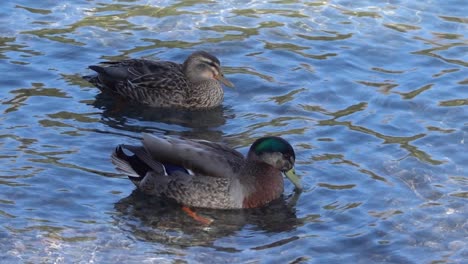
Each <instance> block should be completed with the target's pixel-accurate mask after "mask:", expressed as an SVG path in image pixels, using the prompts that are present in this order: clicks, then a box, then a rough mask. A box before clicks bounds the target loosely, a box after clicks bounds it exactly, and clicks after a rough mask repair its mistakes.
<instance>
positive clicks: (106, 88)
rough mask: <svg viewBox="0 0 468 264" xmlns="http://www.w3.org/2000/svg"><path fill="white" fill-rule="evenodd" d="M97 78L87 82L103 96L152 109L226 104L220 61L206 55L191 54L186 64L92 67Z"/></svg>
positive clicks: (137, 61) (139, 62) (130, 63)
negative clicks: (106, 95) (110, 96)
mask: <svg viewBox="0 0 468 264" xmlns="http://www.w3.org/2000/svg"><path fill="white" fill-rule="evenodd" d="M89 68H90V69H92V70H94V71H95V72H97V75H95V76H85V79H86V80H88V81H89V82H90V83H92V84H94V85H95V86H96V87H98V88H99V89H100V90H101V91H102V92H106V93H110V94H113V95H116V96H118V97H120V98H122V99H124V100H128V101H133V102H137V103H141V104H145V105H149V106H153V107H176V108H186V109H197V108H212V107H216V106H219V105H220V104H222V102H223V97H224V91H223V89H222V87H221V84H220V83H219V82H222V83H224V84H225V85H227V86H230V87H232V86H233V85H232V83H231V82H229V81H228V80H227V79H225V78H224V75H223V73H222V71H221V65H220V62H219V60H218V59H217V58H216V57H215V56H213V55H211V54H209V53H207V52H204V51H197V52H194V53H192V54H191V55H190V56H189V57H188V58H187V59H186V60H185V62H184V63H183V64H178V63H175V62H170V61H152V60H144V59H130V60H123V61H115V62H103V63H102V66H98V65H92V66H89Z"/></svg>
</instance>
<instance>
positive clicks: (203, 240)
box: [113, 190, 302, 247]
mask: <svg viewBox="0 0 468 264" xmlns="http://www.w3.org/2000/svg"><path fill="white" fill-rule="evenodd" d="M298 197H299V194H294V195H292V196H291V197H289V198H288V199H285V198H284V197H280V198H278V199H277V200H275V201H273V202H272V203H270V204H269V205H268V206H266V207H262V208H258V209H248V210H247V209H245V210H211V209H202V208H197V209H194V210H195V211H196V212H197V214H199V215H200V216H203V217H209V218H211V219H213V220H214V221H213V223H211V224H210V225H209V226H205V225H202V224H200V223H198V222H196V221H195V220H194V219H192V218H191V217H189V216H188V215H186V214H185V213H184V212H183V211H182V210H181V206H180V205H178V204H176V203H174V202H171V201H167V200H163V199H161V198H158V197H152V196H147V195H145V194H143V193H141V192H139V191H138V190H135V191H133V192H132V194H131V195H129V196H128V197H125V198H123V199H121V200H120V201H119V202H117V203H116V204H115V209H116V210H117V211H118V212H120V214H117V215H114V216H113V218H114V221H115V224H116V225H118V226H120V227H121V228H123V229H125V230H128V231H129V232H131V233H132V234H133V235H135V237H138V238H139V239H143V240H145V241H155V242H160V243H165V244H173V245H177V246H185V247H188V246H201V245H204V246H207V245H212V244H213V242H214V241H216V240H217V239H219V238H223V237H228V236H231V235H234V234H235V233H236V232H239V231H241V230H242V229H243V228H244V227H245V226H247V225H248V226H251V227H250V228H251V229H252V230H257V231H259V232H269V233H281V232H290V231H292V230H294V229H295V228H297V227H298V226H301V225H302V221H301V220H299V219H297V217H296V211H295V203H296V201H297V199H298ZM252 226H253V227H252Z"/></svg>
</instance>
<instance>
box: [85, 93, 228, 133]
mask: <svg viewBox="0 0 468 264" xmlns="http://www.w3.org/2000/svg"><path fill="white" fill-rule="evenodd" d="M92 105H93V106H94V107H96V108H98V109H100V110H101V111H102V122H103V123H104V124H106V125H108V126H109V127H112V128H116V129H119V130H127V131H132V132H138V133H141V132H155V131H159V132H163V133H165V134H175V135H180V136H184V137H189V138H200V139H205V140H211V141H216V142H219V141H221V140H222V135H223V132H222V129H221V127H222V126H223V125H224V124H226V121H227V120H228V119H233V118H235V114H234V113H233V111H232V110H231V109H230V108H228V107H223V106H220V107H216V108H213V109H206V110H198V111H188V110H181V109H167V108H155V107H148V106H142V105H135V104H131V103H122V102H118V101H116V100H115V98H112V97H110V96H108V95H106V94H102V93H101V94H98V95H97V96H96V100H95V101H93V102H92Z"/></svg>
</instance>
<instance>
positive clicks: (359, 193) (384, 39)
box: [0, 0, 468, 263]
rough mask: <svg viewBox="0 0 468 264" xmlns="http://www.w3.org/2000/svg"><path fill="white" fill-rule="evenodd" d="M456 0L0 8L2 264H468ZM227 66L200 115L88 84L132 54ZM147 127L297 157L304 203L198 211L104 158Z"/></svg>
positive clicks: (464, 48) (467, 48) (15, 4)
mask: <svg viewBox="0 0 468 264" xmlns="http://www.w3.org/2000/svg"><path fill="white" fill-rule="evenodd" d="M465 5H466V4H465V3H464V2H463V1H460V0H452V1H416V2H415V1H269V2H268V1H130V0H128V1H110V0H99V1H33V0H23V1H2V2H1V3H0V7H1V9H0V10H1V11H0V19H1V22H2V23H1V24H0V69H1V71H2V73H3V75H2V78H0V88H1V89H0V111H1V112H2V115H1V116H0V138H1V141H0V146H1V151H0V164H1V166H0V241H1V243H0V252H1V253H0V256H1V259H2V263H21V262H24V263H80V262H81V263H91V262H95V263H142V262H145V263H226V262H227V263H244V262H246V263H462V262H463V259H467V258H468V251H467V245H466V241H467V240H466V237H467V235H468V234H467V233H468V230H467V219H468V217H467V216H468V214H467V205H466V204H467V203H466V199H467V197H468V190H467V186H468V178H467V176H468V175H467V171H468V165H467V164H468V158H467V155H466V150H467V147H466V138H467V137H468V128H467V124H468V111H467V105H468V87H467V85H468V79H467V76H468V70H467V65H468V57H467V54H468V42H467V36H466V34H467V27H468V19H467V18H466V13H465V12H464V9H465V8H464V6H465ZM199 49H203V50H206V51H209V52H211V53H213V54H215V55H216V56H217V57H218V58H219V59H220V60H221V62H222V64H223V66H224V67H225V71H226V76H227V77H228V78H229V79H230V80H231V81H232V82H233V83H235V85H236V89H235V90H230V89H227V90H226V94H225V102H224V104H223V106H222V107H220V108H217V109H214V110H211V111H201V112H195V113H193V112H192V113H191V112H181V111H163V110H155V109H151V108H146V107H141V106H140V107H139V106H129V107H128V108H127V109H125V110H121V111H116V110H115V104H114V103H113V101H112V100H109V98H106V97H104V96H102V95H101V94H99V91H98V90H97V89H96V88H94V87H92V86H91V85H90V84H89V83H87V82H86V81H84V80H83V79H81V76H82V75H86V74H90V73H91V71H90V70H89V69H87V66H88V65H91V64H95V63H97V62H99V61H102V60H118V59H124V58H148V59H163V60H173V61H179V62H182V61H183V60H184V59H185V57H186V56H187V55H188V54H190V53H191V52H192V51H194V50H199ZM142 132H150V133H155V134H160V135H162V134H166V135H174V136H184V137H189V138H203V139H209V140H214V141H217V142H224V143H226V144H229V145H230V146H232V147H235V148H238V149H239V150H240V151H242V152H244V153H245V152H246V150H247V149H248V147H249V146H250V144H251V143H252V142H253V141H254V140H255V139H256V138H258V137H261V136H264V135H280V136H283V137H284V138H286V139H287V140H289V141H290V142H291V143H292V145H293V146H294V148H295V149H296V155H297V166H296V167H297V171H298V173H299V174H300V175H301V177H302V180H303V182H304V185H305V191H304V192H303V193H302V194H300V195H294V193H293V186H292V185H291V184H290V183H289V182H286V188H285V194H284V197H282V198H281V199H280V200H278V201H275V202H274V203H272V204H271V205H269V206H267V207H265V208H261V209H255V210H245V211H240V212H239V211H213V210H199V213H200V214H202V215H205V216H209V217H211V218H213V219H214V220H215V221H214V223H213V224H212V225H211V226H209V227H207V226H203V225H199V224H197V223H195V222H194V221H193V220H192V219H191V218H189V217H188V216H187V215H185V214H184V213H183V212H182V211H181V210H180V208H179V207H177V206H176V205H173V204H168V203H166V202H164V201H161V200H159V199H156V198H149V197H146V196H144V195H142V194H141V193H139V192H137V191H134V186H133V185H132V184H130V182H129V181H128V180H127V179H126V178H125V177H123V176H122V175H121V174H119V173H118V172H117V171H116V170H115V169H114V167H113V165H112V164H111V162H110V158H109V156H110V153H111V152H112V151H113V149H114V147H115V146H116V145H117V144H121V143H126V144H138V142H139V139H140V137H141V133H142Z"/></svg>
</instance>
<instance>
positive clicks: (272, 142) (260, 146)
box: [248, 136, 302, 190]
mask: <svg viewBox="0 0 468 264" xmlns="http://www.w3.org/2000/svg"><path fill="white" fill-rule="evenodd" d="M248 158H249V159H254V160H259V161H262V162H265V163H267V164H270V165H271V166H273V167H275V168H277V169H278V170H281V171H282V172H283V173H284V174H285V175H286V177H288V178H289V179H290V180H291V182H292V183H293V184H294V185H295V186H296V188H297V189H299V190H300V189H302V187H301V184H300V179H299V177H298V176H297V175H296V174H295V171H294V162H295V161H296V154H295V153H294V149H293V147H292V146H291V144H289V142H287V141H286V140H284V139H282V138H280V137H273V136H271V137H262V138H259V139H257V140H256V141H255V142H254V143H253V144H252V146H251V147H250V150H249V154H248Z"/></svg>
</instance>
